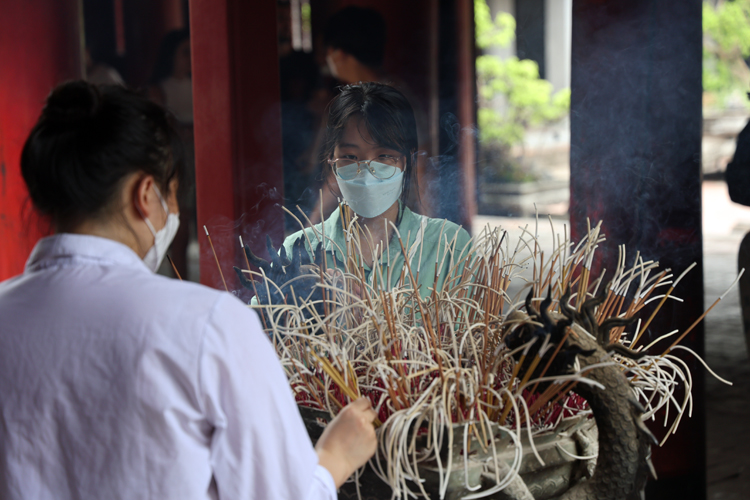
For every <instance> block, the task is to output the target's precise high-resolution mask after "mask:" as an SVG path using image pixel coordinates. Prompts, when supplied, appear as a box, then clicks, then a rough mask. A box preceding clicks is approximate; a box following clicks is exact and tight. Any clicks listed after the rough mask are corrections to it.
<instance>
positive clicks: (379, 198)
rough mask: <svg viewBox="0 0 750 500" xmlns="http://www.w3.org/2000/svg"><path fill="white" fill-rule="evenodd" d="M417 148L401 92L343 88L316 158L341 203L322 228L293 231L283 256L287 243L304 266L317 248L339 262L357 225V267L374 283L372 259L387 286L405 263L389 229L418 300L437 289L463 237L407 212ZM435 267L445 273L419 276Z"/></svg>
mask: <svg viewBox="0 0 750 500" xmlns="http://www.w3.org/2000/svg"><path fill="white" fill-rule="evenodd" d="M417 147H418V138H417V124H416V120H415V118H414V112H413V110H412V107H411V105H410V104H409V101H408V100H407V98H406V97H405V96H404V95H403V94H402V93H401V92H399V91H398V90H397V89H395V88H394V87H391V86H389V85H385V84H382V83H376V82H360V83H357V84H352V85H347V86H345V87H343V88H342V89H341V92H340V94H339V95H338V96H336V97H335V98H334V99H333V101H331V103H330V105H329V109H328V117H327V123H326V129H325V138H324V142H323V151H322V160H323V161H324V162H325V165H326V166H327V168H329V169H330V171H331V173H332V176H333V177H334V178H335V179H336V183H337V184H338V187H339V190H340V191H341V194H342V195H343V205H342V206H341V207H340V208H337V209H336V210H335V211H334V212H333V213H332V214H331V216H330V217H329V218H328V219H326V220H325V221H324V222H323V223H321V224H317V225H315V226H313V227H310V228H307V229H305V230H304V233H305V234H303V231H298V232H296V233H294V234H292V235H290V236H289V237H287V239H286V240H285V241H284V247H285V250H286V254H287V255H292V254H293V252H292V248H293V246H294V243H295V242H296V241H297V240H299V239H300V238H303V239H304V241H305V245H306V247H307V249H308V251H309V253H310V256H311V258H312V255H313V252H314V251H315V250H317V247H318V246H319V245H320V244H321V243H323V249H324V250H325V251H326V252H330V253H334V254H335V255H336V258H337V260H338V261H339V262H343V261H344V260H345V259H344V256H343V255H341V249H344V248H346V238H347V234H346V231H344V229H343V228H344V227H350V222H351V220H352V218H353V217H356V221H357V224H358V225H359V227H360V228H361V229H362V230H363V234H365V235H367V236H366V238H367V240H368V242H367V244H363V245H362V254H363V255H362V260H363V263H364V265H365V271H366V273H367V275H368V276H369V277H370V278H372V277H373V276H374V273H372V272H371V266H372V263H373V261H374V260H375V258H376V257H378V261H380V262H385V263H386V264H385V265H387V266H389V267H390V271H389V272H388V273H387V274H388V275H390V276H391V278H392V279H391V281H392V282H391V283H390V284H389V286H392V285H393V284H394V283H395V281H396V280H398V279H399V277H400V275H401V269H402V268H403V266H404V257H403V254H402V250H401V246H400V245H399V244H397V243H396V242H393V244H391V241H392V240H393V236H394V234H395V231H394V230H393V226H396V227H397V228H398V233H399V234H400V235H401V237H402V239H403V243H404V245H405V248H407V249H410V255H409V258H410V259H411V260H410V262H411V265H412V267H413V268H414V269H417V268H421V269H422V272H420V273H419V286H420V293H421V294H422V295H423V296H424V295H428V294H430V293H431V289H432V288H433V287H434V286H437V287H440V286H441V285H442V283H443V280H444V279H445V277H446V276H447V275H448V272H447V270H448V269H449V267H450V265H451V259H443V258H442V257H443V254H444V253H445V252H447V251H450V252H453V253H454V256H455V257H456V258H457V257H458V256H459V255H460V254H462V253H464V252H466V251H468V246H469V241H470V237H469V234H468V233H467V232H466V231H465V230H464V229H462V228H461V227H460V226H458V225H456V224H454V223H452V222H449V221H446V220H442V219H432V218H429V217H425V216H423V215H419V214H416V213H414V212H413V211H412V210H411V209H410V208H409V207H408V206H407V204H408V201H409V199H410V196H411V194H412V191H415V192H416V191H418V187H417V183H416V168H415V166H416V158H417ZM323 234H325V241H324V242H323V241H322V240H323V237H322V235H323ZM310 243H311V244H312V246H313V247H314V248H310ZM376 247H377V248H378V249H380V250H379V251H378V252H377V253H379V254H381V255H380V256H378V255H376V250H375V249H376ZM411 254H413V255H411ZM417 260H418V262H419V263H417ZM436 262H439V263H442V265H443V267H444V269H438V270H437V273H434V272H432V271H427V272H426V271H424V270H425V269H428V268H429V266H432V268H434V267H435V265H436V264H435V263H436ZM436 274H437V276H438V281H437V283H435V282H434V281H435V276H436ZM383 275H384V276H385V275H386V274H385V273H384V274H383Z"/></svg>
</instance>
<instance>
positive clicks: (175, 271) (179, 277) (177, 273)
mask: <svg viewBox="0 0 750 500" xmlns="http://www.w3.org/2000/svg"><path fill="white" fill-rule="evenodd" d="M167 259H168V260H169V263H170V264H172V270H173V271H174V274H175V275H176V276H177V278H178V279H179V280H180V281H182V276H180V273H179V272H178V271H177V266H175V265H174V261H173V260H172V257H170V256H169V254H167Z"/></svg>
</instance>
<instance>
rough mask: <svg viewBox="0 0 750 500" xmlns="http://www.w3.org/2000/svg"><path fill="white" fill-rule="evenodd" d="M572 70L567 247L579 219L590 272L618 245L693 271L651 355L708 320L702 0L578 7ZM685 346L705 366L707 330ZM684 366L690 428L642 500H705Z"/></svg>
mask: <svg viewBox="0 0 750 500" xmlns="http://www.w3.org/2000/svg"><path fill="white" fill-rule="evenodd" d="M571 61H572V78H571V113H570V117H571V119H570V125H571V183H570V184H571V193H570V202H571V203H570V219H571V227H572V231H573V238H574V239H577V240H579V239H580V237H581V236H582V235H583V234H585V232H586V218H590V219H591V220H592V222H593V223H596V222H597V221H599V220H602V221H603V229H604V231H605V233H606V235H607V244H606V245H605V246H604V247H603V248H602V251H601V252H600V255H599V257H600V260H599V262H597V265H598V266H599V267H600V269H601V268H606V269H608V270H610V271H609V273H608V275H609V276H610V277H611V276H612V271H611V270H612V269H614V268H615V267H616V265H617V247H618V245H620V244H624V245H625V246H626V248H627V253H628V256H629V258H630V262H629V264H630V263H632V259H633V258H634V255H635V253H636V251H640V252H641V256H642V257H643V259H644V260H652V259H653V260H658V261H659V262H660V264H661V265H662V268H670V269H671V270H672V273H673V274H674V276H679V275H680V274H681V273H682V271H683V270H685V268H687V267H688V266H689V265H690V264H691V263H692V262H697V263H698V266H697V267H696V268H695V269H693V270H692V271H691V272H690V273H689V274H688V275H687V276H686V277H685V279H684V280H683V281H681V282H680V284H679V285H678V287H677V289H675V292H674V295H676V296H678V297H680V298H682V299H684V301H685V302H684V303H676V302H673V301H668V302H667V304H666V305H665V306H664V307H663V308H662V310H661V311H660V312H659V315H657V316H656V319H655V320H654V321H653V322H652V323H651V326H650V328H649V329H648V330H647V331H646V333H645V334H644V340H643V341H642V342H641V343H642V345H646V344H648V343H649V342H650V341H652V340H654V339H656V338H658V337H659V336H661V335H663V334H665V333H667V332H670V331H672V330H674V329H679V330H680V331H681V332H682V331H685V330H686V329H687V328H688V327H689V326H690V324H691V323H692V322H693V321H694V320H695V319H696V318H697V317H698V316H699V315H700V313H701V312H702V311H703V276H702V259H703V248H702V233H701V172H700V157H701V94H702V89H701V61H702V30H701V1H700V0H608V1H604V0H574V1H573V40H572V59H571ZM655 305H656V304H652V306H651V307H654V306H655ZM648 313H649V311H645V314H644V315H643V317H644V318H646V317H648ZM683 345H686V346H687V347H690V348H692V349H693V350H694V351H696V352H697V353H699V354H701V355H702V354H703V325H700V326H699V327H698V328H696V329H695V330H693V331H692V333H691V334H690V335H689V336H688V337H687V338H686V339H684V341H683ZM665 347H666V346H661V347H659V346H657V347H655V348H652V351H651V352H652V353H656V354H658V353H660V352H663V349H664V348H665ZM678 355H679V356H681V357H682V355H680V354H678ZM684 358H685V360H686V363H687V365H688V366H689V367H690V370H691V372H692V378H693V382H694V386H693V413H692V417H690V418H688V417H687V415H685V416H684V417H683V418H682V421H681V423H680V428H679V430H678V432H677V434H676V435H674V436H671V437H670V438H669V440H668V441H667V443H666V445H665V446H664V447H663V448H657V447H654V450H653V458H654V464H655V466H656V471H657V473H658V475H659V480H658V481H652V482H651V483H650V484H649V485H648V487H647V494H646V497H647V498H656V499H660V498H680V499H681V500H702V499H704V498H705V497H706V453H705V449H706V448H705V405H704V401H705V398H704V376H705V371H704V369H703V367H701V366H700V365H699V364H698V363H697V362H696V361H695V359H694V358H692V357H691V356H684ZM677 399H678V400H680V397H679V396H678V398H677ZM662 417H663V415H662ZM670 417H671V418H674V414H673V413H670ZM656 420H657V421H656V422H651V423H649V426H650V427H651V429H652V430H653V431H654V433H655V434H656V436H657V437H659V438H661V437H662V436H663V435H664V429H663V427H662V425H661V423H662V422H663V418H662V419H661V421H660V419H659V417H658V416H657V418H656ZM652 424H653V425H652Z"/></svg>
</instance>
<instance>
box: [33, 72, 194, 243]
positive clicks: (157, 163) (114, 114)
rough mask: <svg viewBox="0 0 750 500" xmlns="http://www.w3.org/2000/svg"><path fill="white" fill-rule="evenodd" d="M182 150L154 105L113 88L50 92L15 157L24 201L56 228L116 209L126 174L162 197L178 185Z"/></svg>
mask: <svg viewBox="0 0 750 500" xmlns="http://www.w3.org/2000/svg"><path fill="white" fill-rule="evenodd" d="M183 170H184V162H183V149H182V143H181V141H180V138H179V136H178V135H177V133H176V132H175V130H174V128H172V126H171V124H170V115H169V114H168V112H167V111H166V110H164V109H163V108H162V107H161V106H159V105H157V104H154V103H153V102H151V101H149V100H148V99H146V98H145V97H143V96H141V95H140V94H138V93H136V92H134V91H131V90H128V89H125V88H124V87H121V86H119V85H101V86H97V85H92V84H90V83H87V82H84V81H73V82H67V83H63V84H61V85H59V86H58V87H56V88H55V89H54V90H53V91H52V93H51V94H50V95H49V96H48V97H47V102H46V105H45V107H44V110H43V111H42V115H41V116H40V117H39V120H38V121H37V123H36V125H35V126H34V128H33V129H32V130H31V133H30V134H29V137H28V139H26V143H25V144H24V147H23V151H22V153H21V174H22V175H23V179H24V181H25V183H26V186H27V187H28V190H29V195H30V197H31V201H32V202H33V204H34V206H35V207H36V209H37V210H38V211H39V212H40V213H41V214H43V215H46V216H49V217H50V218H51V219H52V222H53V224H55V226H57V228H58V229H60V228H65V227H68V226H70V225H71V224H75V223H77V222H80V221H82V220H84V219H89V218H96V217H99V216H102V215H106V214H107V211H108V210H109V209H113V210H114V209H116V208H117V207H115V206H114V205H113V203H115V202H116V199H115V198H116V194H117V193H118V192H119V189H120V187H121V183H122V181H123V180H124V179H125V178H126V177H127V176H129V175H130V174H133V173H137V172H143V173H145V174H150V175H152V176H153V177H154V179H155V181H156V183H157V184H158V185H159V186H160V188H161V190H162V192H163V193H166V194H169V192H170V189H169V188H170V182H171V181H172V179H175V178H176V179H177V180H178V181H179V180H181V178H182V175H183Z"/></svg>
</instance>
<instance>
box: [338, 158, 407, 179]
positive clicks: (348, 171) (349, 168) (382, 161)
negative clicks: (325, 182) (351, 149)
mask: <svg viewBox="0 0 750 500" xmlns="http://www.w3.org/2000/svg"><path fill="white" fill-rule="evenodd" d="M401 158H403V156H391V155H380V156H378V157H377V158H373V159H372V160H352V159H350V158H336V159H335V160H328V163H330V164H331V167H332V168H333V172H334V173H335V174H336V175H337V176H338V177H340V178H341V179H343V180H345V181H350V180H352V179H354V178H355V177H357V176H358V175H359V174H360V173H361V172H362V170H363V168H364V169H367V170H369V172H370V173H371V174H372V175H373V177H375V178H376V179H380V180H386V179H390V178H391V177H393V176H394V175H396V172H398V171H399V170H401V169H400V168H399V166H398V164H399V162H400V161H401Z"/></svg>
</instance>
